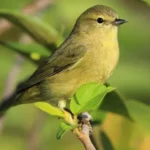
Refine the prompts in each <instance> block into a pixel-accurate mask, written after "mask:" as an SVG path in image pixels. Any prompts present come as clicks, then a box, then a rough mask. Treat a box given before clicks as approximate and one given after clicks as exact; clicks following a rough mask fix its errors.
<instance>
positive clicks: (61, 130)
mask: <svg viewBox="0 0 150 150" xmlns="http://www.w3.org/2000/svg"><path fill="white" fill-rule="evenodd" d="M73 128H75V127H73V126H70V125H67V124H66V123H64V122H61V123H60V125H59V128H58V132H57V135H56V138H57V139H58V140H59V139H61V138H62V136H63V135H64V134H65V133H66V132H67V131H70V130H72V129H73Z"/></svg>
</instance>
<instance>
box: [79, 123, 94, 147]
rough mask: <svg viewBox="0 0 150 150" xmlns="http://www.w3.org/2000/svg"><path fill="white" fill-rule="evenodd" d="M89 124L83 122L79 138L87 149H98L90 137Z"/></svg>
mask: <svg viewBox="0 0 150 150" xmlns="http://www.w3.org/2000/svg"><path fill="white" fill-rule="evenodd" d="M89 133H90V131H89V125H88V124H83V125H82V131H81V132H80V133H79V134H78V138H79V140H80V141H81V142H82V143H83V145H84V147H85V149H86V150H96V148H95V147H94V145H93V143H92V142H91V139H90V134H89Z"/></svg>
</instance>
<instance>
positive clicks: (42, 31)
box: [0, 10, 58, 51]
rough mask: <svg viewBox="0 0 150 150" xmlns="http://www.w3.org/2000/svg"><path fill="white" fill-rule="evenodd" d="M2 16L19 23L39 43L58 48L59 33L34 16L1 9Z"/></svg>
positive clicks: (50, 47) (0, 15)
mask: <svg viewBox="0 0 150 150" xmlns="http://www.w3.org/2000/svg"><path fill="white" fill-rule="evenodd" d="M0 17H1V18H5V19H7V20H9V21H11V22H12V23H14V24H16V25H18V26H19V27H20V28H22V29H23V30H24V31H25V32H27V33H28V34H30V35H31V36H32V37H33V38H34V39H35V40H36V41H37V42H38V43H39V44H42V45H44V46H45V47H47V48H49V50H51V51H53V50H54V49H56V45H57V40H58V39H57V38H58V33H57V31H56V30H55V29H54V28H53V27H51V26H50V25H47V24H45V23H43V22H42V21H41V20H40V19H38V18H37V17H33V16H26V15H24V14H22V13H21V12H16V11H10V10H0Z"/></svg>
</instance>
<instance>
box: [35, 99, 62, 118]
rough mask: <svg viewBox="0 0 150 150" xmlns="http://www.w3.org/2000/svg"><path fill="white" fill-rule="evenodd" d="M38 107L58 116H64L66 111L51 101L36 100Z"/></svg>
mask: <svg viewBox="0 0 150 150" xmlns="http://www.w3.org/2000/svg"><path fill="white" fill-rule="evenodd" d="M34 104H35V106H36V107H38V108H39V109H41V110H42V111H44V112H46V113H48V114H50V115H52V116H57V117H61V118H64V113H63V111H62V110H61V109H59V108H57V107H54V106H52V105H50V104H49V103H46V102H36V103H34Z"/></svg>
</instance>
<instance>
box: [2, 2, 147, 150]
mask: <svg viewBox="0 0 150 150" xmlns="http://www.w3.org/2000/svg"><path fill="white" fill-rule="evenodd" d="M34 2H36V1H34ZM31 3H32V0H21V1H20V0H14V1H9V0H0V9H4V8H5V9H10V10H20V11H22V9H23V8H24V7H26V6H28V5H29V4H31ZM97 4H103V5H108V6H110V7H112V8H114V9H115V10H116V11H117V12H118V14H119V16H120V18H123V19H126V20H128V21H129V22H128V23H127V24H124V25H122V26H121V27H120V29H119V43H120V60H119V64H118V66H117V68H116V70H115V71H114V73H113V75H112V77H111V78H110V79H109V83H110V84H111V85H112V86H114V87H116V88H117V90H119V91H120V92H121V93H122V94H123V95H124V96H125V97H126V99H127V101H129V100H130V99H136V100H139V101H142V102H144V103H145V104H147V107H148V109H149V106H148V105H149V104H150V83H149V82H150V81H149V78H150V19H149V18H150V7H149V1H148V0H147V2H144V1H140V0H113V1H112V0H82V1H81V0H76V1H69V0H53V1H52V3H50V5H49V6H47V7H46V8H45V9H44V10H42V11H40V12H38V13H35V14H34V15H36V16H37V17H39V18H40V19H42V20H43V21H44V22H45V23H47V24H50V25H51V26H53V27H54V28H55V29H56V30H57V31H58V33H59V34H60V35H61V36H63V39H65V38H66V37H67V35H68V34H69V33H70V31H71V29H72V27H73V25H74V23H75V20H76V18H77V17H78V16H79V15H80V14H81V13H82V12H83V11H84V10H85V9H87V8H88V7H91V6H93V5H97ZM1 32H2V30H1V24H0V40H4V39H5V40H10V41H25V42H26V41H28V38H29V37H27V40H24V39H21V36H24V37H26V35H24V32H22V30H20V29H18V28H17V27H16V26H13V27H12V28H11V29H9V30H8V31H7V32H4V33H2V34H1ZM29 41H30V39H29ZM61 42H62V39H60V40H59V42H58V43H59V44H60V43H61ZM16 57H18V56H17V54H16V53H15V52H13V51H10V50H9V49H6V48H4V47H2V46H0V98H2V97H3V96H4V90H5V85H6V81H7V78H8V74H10V72H11V70H12V68H13V67H14V65H15V63H16ZM35 69H36V66H35V64H33V63H32V62H30V61H28V60H27V59H24V60H23V64H22V66H21V70H20V73H19V74H18V76H17V77H14V80H16V81H17V82H15V83H12V84H13V87H15V85H17V83H18V82H19V81H21V80H23V79H25V78H27V77H28V76H29V75H30V74H32V72H33V71H34V70H35ZM16 78H17V79H16ZM10 84H11V83H10ZM11 86H12V85H11ZM137 111H138V110H137ZM139 113H140V112H139ZM140 114H141V113H140ZM143 117H144V116H143ZM148 119H149V120H148ZM146 120H147V122H150V118H146ZM147 124H148V123H147ZM58 125H59V120H58V119H57V118H54V117H51V116H49V115H48V114H45V113H44V112H41V111H40V110H39V109H37V108H35V107H34V106H33V105H31V104H30V105H29V104H28V105H22V106H18V107H14V108H12V109H10V110H9V111H8V112H7V114H6V116H5V119H4V121H3V123H2V121H0V149H2V150H49V149H53V150H55V149H56V150H57V149H62V150H68V149H71V150H76V149H83V146H82V144H81V143H80V142H79V141H78V140H77V138H76V137H75V136H74V135H73V134H72V133H67V134H66V135H65V136H64V137H63V138H62V139H61V140H59V141H58V140H56V132H57V128H58ZM94 131H95V133H97V134H98V135H97V136H100V131H104V132H105V133H106V134H107V136H108V137H109V139H110V141H111V144H112V145H113V147H111V146H110V147H106V146H108V143H107V145H105V142H103V143H102V144H101V145H103V146H105V147H104V149H106V150H109V149H110V150H111V149H113V148H114V149H116V150H148V149H150V144H149V143H150V136H149V131H147V130H144V128H142V127H141V124H138V123H132V122H131V121H129V120H127V119H125V118H123V117H121V116H119V115H116V114H112V113H107V116H106V118H105V120H104V121H103V123H102V124H101V125H98V126H97V127H95V128H94ZM97 131H98V132H97ZM102 141H103V140H102ZM105 141H106V139H105ZM99 143H100V141H99Z"/></svg>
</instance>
